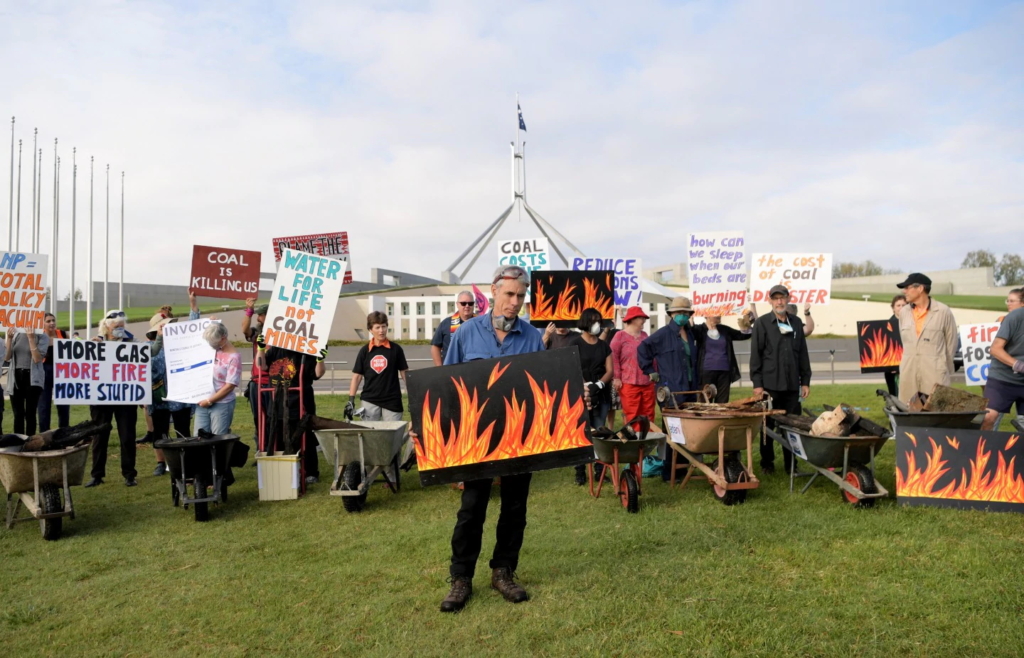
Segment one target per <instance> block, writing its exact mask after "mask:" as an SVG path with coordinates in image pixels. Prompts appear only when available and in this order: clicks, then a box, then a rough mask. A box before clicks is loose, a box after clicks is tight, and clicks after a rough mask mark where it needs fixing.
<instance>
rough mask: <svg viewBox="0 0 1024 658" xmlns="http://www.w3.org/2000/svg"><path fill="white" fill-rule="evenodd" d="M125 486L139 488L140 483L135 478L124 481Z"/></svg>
mask: <svg viewBox="0 0 1024 658" xmlns="http://www.w3.org/2000/svg"><path fill="white" fill-rule="evenodd" d="M124 486H126V487H137V486H139V483H138V482H137V481H136V480H135V478H125V479H124Z"/></svg>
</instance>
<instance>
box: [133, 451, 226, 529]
mask: <svg viewBox="0 0 1024 658" xmlns="http://www.w3.org/2000/svg"><path fill="white" fill-rule="evenodd" d="M240 438H241V437H239V436H238V435H237V434H217V435H214V436H209V437H205V438H201V437H185V438H179V439H160V440H159V441H157V442H155V443H154V444H153V447H154V448H159V449H160V450H163V451H164V461H165V462H166V463H167V470H169V471H170V472H171V501H172V502H173V504H174V506H175V507H177V506H178V505H179V504H181V505H184V507H185V509H188V506H189V505H192V506H193V509H194V511H195V519H196V521H208V520H209V518H210V508H209V503H215V504H219V503H221V502H227V499H228V484H230V483H229V482H226V481H225V479H224V477H225V474H226V473H227V471H228V468H229V462H230V460H231V453H232V452H233V451H234V448H235V444H236V443H237V442H238V440H239V439H240ZM189 483H191V484H192V496H191V497H190V496H189V495H188V485H189ZM207 488H209V492H208V491H207Z"/></svg>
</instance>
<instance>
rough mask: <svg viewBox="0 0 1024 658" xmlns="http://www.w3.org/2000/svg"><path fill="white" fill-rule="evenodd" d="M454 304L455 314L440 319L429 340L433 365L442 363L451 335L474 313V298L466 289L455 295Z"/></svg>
mask: <svg viewBox="0 0 1024 658" xmlns="http://www.w3.org/2000/svg"><path fill="white" fill-rule="evenodd" d="M455 305H456V306H457V307H458V308H456V309H455V315H453V316H451V317H450V318H445V319H444V320H441V324H439V325H437V331H435V332H434V338H433V339H432V340H431V341H430V356H431V358H432V359H433V360H434V365H435V366H439V365H441V364H442V363H444V357H445V355H446V354H448V345H450V344H451V342H452V336H454V335H455V332H456V331H458V329H459V327H461V326H462V323H463V322H465V321H466V320H469V319H470V318H472V317H473V316H474V315H476V313H474V311H475V309H474V307H475V306H476V298H475V297H474V296H473V293H471V292H470V291H468V290H463V291H462V292H460V293H459V294H458V296H456V298H455Z"/></svg>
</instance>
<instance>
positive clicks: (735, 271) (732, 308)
mask: <svg viewBox="0 0 1024 658" xmlns="http://www.w3.org/2000/svg"><path fill="white" fill-rule="evenodd" d="M686 244H687V250H686V264H687V269H689V271H690V298H691V299H690V301H691V302H692V303H693V310H694V313H695V314H697V315H731V314H733V313H734V312H739V311H742V309H743V307H744V306H746V305H747V289H748V288H749V287H750V283H749V281H747V257H746V253H747V252H746V248H745V246H744V242H743V232H742V231H715V232H709V233H690V234H689V235H688V236H687V239H686Z"/></svg>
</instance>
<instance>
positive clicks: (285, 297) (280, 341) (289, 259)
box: [263, 248, 345, 354]
mask: <svg viewBox="0 0 1024 658" xmlns="http://www.w3.org/2000/svg"><path fill="white" fill-rule="evenodd" d="M280 265H281V266H280V268H279V269H278V270H277V279H276V280H275V281H274V291H273V293H271V297H270V308H269V309H268V310H267V321H266V322H265V323H264V325H263V326H264V329H263V337H264V338H265V339H266V341H267V345H274V346H276V347H281V348H284V349H286V350H294V351H296V352H301V353H303V354H317V353H318V352H319V351H320V350H321V349H323V348H325V347H327V338H328V336H329V335H330V333H331V324H332V323H333V322H334V311H335V310H336V309H337V308H338V295H340V294H341V285H342V280H343V278H344V276H345V263H343V262H341V261H340V260H338V259H336V258H330V257H328V256H314V255H313V254H305V253H302V252H300V251H294V250H292V249H288V248H285V249H284V251H283V254H282V258H281V264H280Z"/></svg>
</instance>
